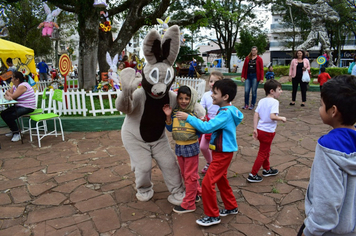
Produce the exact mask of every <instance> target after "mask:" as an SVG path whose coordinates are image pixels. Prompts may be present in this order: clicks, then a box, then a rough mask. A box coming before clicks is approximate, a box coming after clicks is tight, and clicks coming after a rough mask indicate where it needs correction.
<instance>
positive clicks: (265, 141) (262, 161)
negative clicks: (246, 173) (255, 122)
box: [251, 129, 276, 175]
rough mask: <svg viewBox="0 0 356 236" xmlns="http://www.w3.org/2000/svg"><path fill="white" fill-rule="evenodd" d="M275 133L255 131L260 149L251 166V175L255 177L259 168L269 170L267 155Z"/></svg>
mask: <svg viewBox="0 0 356 236" xmlns="http://www.w3.org/2000/svg"><path fill="white" fill-rule="evenodd" d="M275 134H276V133H275V132H274V133H268V132H265V131H262V130H259V129H257V139H258V141H260V149H259V150H258V154H257V157H256V160H255V163H254V164H253V167H252V171H251V174H253V175H256V174H257V173H258V171H259V170H260V168H261V166H262V167H263V169H265V170H269V168H270V166H269V153H270V152H271V144H272V141H273V138H274V135H275Z"/></svg>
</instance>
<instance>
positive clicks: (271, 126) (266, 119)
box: [255, 97, 279, 133]
mask: <svg viewBox="0 0 356 236" xmlns="http://www.w3.org/2000/svg"><path fill="white" fill-rule="evenodd" d="M255 112H258V115H259V117H260V119H259V121H258V124H257V129H259V130H263V131H265V132H268V133H274V132H275V131H276V127H277V121H276V120H271V116H270V115H271V114H272V113H273V114H276V115H278V113H279V101H278V100H277V99H274V98H270V97H265V98H262V99H261V100H260V101H259V102H258V105H257V108H256V110H255Z"/></svg>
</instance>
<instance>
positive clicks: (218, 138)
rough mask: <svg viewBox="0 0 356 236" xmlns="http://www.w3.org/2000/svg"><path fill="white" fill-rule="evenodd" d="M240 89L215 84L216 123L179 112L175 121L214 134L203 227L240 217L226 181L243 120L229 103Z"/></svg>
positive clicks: (200, 221) (222, 82) (229, 82)
mask: <svg viewBox="0 0 356 236" xmlns="http://www.w3.org/2000/svg"><path fill="white" fill-rule="evenodd" d="M236 91H237V86H236V84H235V82H234V81H232V80H231V79H223V80H219V81H216V82H215V83H214V86H213V94H212V95H211V97H212V98H213V104H214V105H218V106H219V107H220V109H219V111H218V114H217V115H216V116H215V118H214V119H211V120H209V121H208V122H203V121H201V120H200V119H198V118H196V117H194V116H191V115H188V114H187V113H185V112H177V114H176V117H177V118H178V119H180V120H186V121H187V122H188V123H189V124H191V125H192V126H193V127H194V128H195V129H196V130H198V131H199V132H201V133H212V135H211V140H210V145H209V147H210V149H211V150H212V155H213V161H212V162H211V164H210V166H209V169H208V171H207V173H206V175H205V177H204V179H203V182H202V199H203V205H204V213H205V215H207V216H206V217H203V218H201V219H198V220H197V221H196V223H197V224H198V225H201V226H210V225H214V224H219V223H220V222H221V220H220V216H227V215H230V214H237V213H238V211H237V202H236V199H235V196H234V194H233V192H232V189H231V187H230V185H229V181H228V179H227V169H228V167H229V165H230V162H231V159H232V157H233V154H234V152H236V151H237V149H238V147H237V143H236V126H237V125H238V124H240V122H241V121H242V119H243V114H242V113H241V111H239V110H238V109H237V108H236V107H234V106H232V105H231V104H230V102H231V101H232V100H233V99H234V98H235V96H236ZM215 184H217V186H218V188H219V190H220V195H221V199H222V201H223V202H224V206H225V209H221V210H219V208H218V204H217V199H216V191H215Z"/></svg>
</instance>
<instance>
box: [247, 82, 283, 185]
mask: <svg viewBox="0 0 356 236" xmlns="http://www.w3.org/2000/svg"><path fill="white" fill-rule="evenodd" d="M264 90H265V93H266V97H265V98H262V99H261V100H260V101H259V102H258V105H257V108H256V110H255V115H254V117H253V138H254V139H255V140H258V141H259V142H260V149H259V150H258V154H257V157H256V160H255V163H254V164H253V167H252V171H251V173H250V174H249V175H248V178H247V180H248V181H249V182H252V183H254V182H261V181H262V180H263V179H262V177H261V176H259V175H258V174H257V173H258V171H259V170H260V168H261V166H262V167H263V171H262V175H263V176H265V177H267V176H272V175H277V174H278V170H276V169H272V168H271V167H270V162H269V155H270V152H271V145H272V141H273V138H274V136H275V134H276V132H275V131H276V128H277V121H279V120H280V121H283V122H286V121H287V119H286V118H285V117H283V116H278V113H279V101H278V100H277V98H278V97H279V96H280V95H281V93H282V85H281V84H280V83H279V82H278V81H277V80H274V79H271V80H267V81H266V83H265V85H264Z"/></svg>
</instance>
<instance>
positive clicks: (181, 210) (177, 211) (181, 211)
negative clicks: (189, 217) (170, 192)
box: [173, 206, 195, 214]
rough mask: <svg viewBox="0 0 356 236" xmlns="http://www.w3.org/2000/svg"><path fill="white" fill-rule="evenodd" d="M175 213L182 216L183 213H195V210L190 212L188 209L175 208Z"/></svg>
mask: <svg viewBox="0 0 356 236" xmlns="http://www.w3.org/2000/svg"><path fill="white" fill-rule="evenodd" d="M173 211H174V212H176V213H179V214H182V213H189V212H193V211H195V209H194V210H188V209H184V208H183V207H181V206H175V207H174V208H173Z"/></svg>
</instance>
